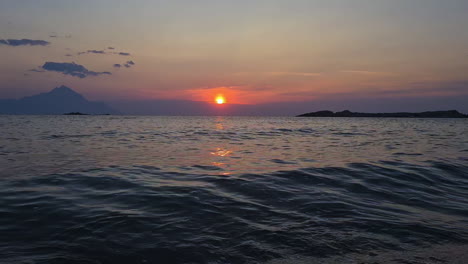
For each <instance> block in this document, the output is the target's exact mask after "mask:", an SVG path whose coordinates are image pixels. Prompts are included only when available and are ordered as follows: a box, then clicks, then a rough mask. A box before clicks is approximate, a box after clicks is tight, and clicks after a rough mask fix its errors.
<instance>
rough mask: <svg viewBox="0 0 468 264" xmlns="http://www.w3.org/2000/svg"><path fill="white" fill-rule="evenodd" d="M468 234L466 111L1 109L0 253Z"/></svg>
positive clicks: (365, 244)
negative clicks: (289, 113) (155, 113)
mask: <svg viewBox="0 0 468 264" xmlns="http://www.w3.org/2000/svg"><path fill="white" fill-rule="evenodd" d="M466 244H468V120H457V119H378V118H375V119H374V118H362V119H360V118H349V119H346V118H273V117H268V118H264V117H258V118H257V117H242V118H240V117H239V118H238V117H126V116H0V263H270V262H278V261H280V262H281V261H282V260H284V261H285V263H286V262H288V259H293V260H292V261H289V262H291V263H298V262H299V260H300V259H309V260H310V262H307V263H314V262H313V261H312V260H315V261H325V262H324V263H327V260H330V261H331V259H333V258H335V257H336V256H347V255H349V254H354V256H358V255H360V256H367V255H370V256H375V255H379V254H386V252H402V251H410V252H411V250H414V249H415V248H430V247H433V246H435V245H466ZM289 262H288V263H289ZM278 263H279V262H278ZM281 263H283V262H281ZM317 263H319V262H317ZM320 263H321V262H320ZM349 263H353V262H349ZM398 263H399V262H398ZM401 263H408V262H401ZM414 263H417V262H414Z"/></svg>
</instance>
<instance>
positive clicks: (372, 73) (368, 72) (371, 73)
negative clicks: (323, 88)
mask: <svg viewBox="0 0 468 264" xmlns="http://www.w3.org/2000/svg"><path fill="white" fill-rule="evenodd" d="M340 72H341V73H349V74H360V75H374V76H378V75H382V76H385V75H388V76H390V75H394V73H391V72H378V71H361V70H344V71H340Z"/></svg>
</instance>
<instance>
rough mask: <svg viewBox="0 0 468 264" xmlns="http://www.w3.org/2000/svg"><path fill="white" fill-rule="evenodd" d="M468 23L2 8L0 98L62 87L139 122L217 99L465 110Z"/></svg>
mask: <svg viewBox="0 0 468 264" xmlns="http://www.w3.org/2000/svg"><path fill="white" fill-rule="evenodd" d="M466 14H468V1H466V0H446V1H440V0H353V1H351V0H326V1H325V0H288V1H287V0H248V1H247V0H236V1H223V0H198V1H189V0H186V1H182V0H171V1H169V0H167V1H158V0H151V1H150V0H139V1H138V0H137V1H120V0H94V1H90V0H81V1H71V0H22V1H18V0H1V1H0V58H1V62H0V98H20V97H23V96H29V95H33V94H36V93H40V92H46V91H49V90H51V89H52V88H54V87H57V86H60V85H66V86H69V87H71V88H73V89H74V90H75V91H77V92H79V93H81V94H83V95H84V96H85V97H86V98H88V99H90V100H96V101H105V102H111V103H112V104H113V105H116V106H119V105H120V106H122V105H125V106H126V108H127V109H129V111H130V112H131V109H132V107H133V108H135V109H136V108H137V107H138V106H140V105H141V102H145V104H150V105H151V104H152V103H154V104H157V103H158V102H172V101H174V100H176V101H182V102H184V101H185V102H197V103H198V102H207V103H214V99H215V97H216V96H217V95H219V94H222V95H224V97H225V99H226V103H227V105H228V104H231V105H252V106H258V107H259V108H258V109H268V110H265V111H273V110H272V109H277V108H283V107H284V106H285V105H286V106H288V109H289V108H291V110H290V111H291V112H294V111H303V110H306V109H310V110H311V111H312V110H322V109H324V108H326V109H331V110H344V109H348V108H352V109H350V110H354V111H357V110H359V111H378V110H380V109H383V110H386V111H387V110H388V111H398V110H420V111H423V110H446V109H459V110H461V111H465V112H468V106H465V104H464V103H463V102H464V100H465V99H467V100H468V27H467V25H468V15H466ZM132 102H133V104H132ZM164 105H167V107H168V108H170V107H171V104H170V103H169V104H167V103H166V104H164ZM467 105H468V104H467ZM266 106H269V108H268V107H266ZM294 106H297V107H298V108H297V109H296V110H295V109H294ZM299 106H300V107H299ZM249 107H250V106H249ZM262 107H263V108H262ZM265 107H266V108H265ZM379 107H380V108H379ZM158 109H159V108H158ZM280 110H281V109H279V110H278V111H280ZM154 111H156V110H154ZM156 113H157V111H156Z"/></svg>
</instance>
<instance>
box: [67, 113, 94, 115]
mask: <svg viewBox="0 0 468 264" xmlns="http://www.w3.org/2000/svg"><path fill="white" fill-rule="evenodd" d="M63 115H89V114H85V113H81V112H70V113H65V114H63Z"/></svg>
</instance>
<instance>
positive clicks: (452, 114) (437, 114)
mask: <svg viewBox="0 0 468 264" xmlns="http://www.w3.org/2000/svg"><path fill="white" fill-rule="evenodd" d="M297 117H398V118H468V115H464V114H462V113H460V112H458V111H457V110H449V111H428V112H420V113H408V112H398V113H358V112H351V111H349V110H345V111H341V112H332V111H328V110H326V111H318V112H311V113H306V114H302V115H298V116H297Z"/></svg>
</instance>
